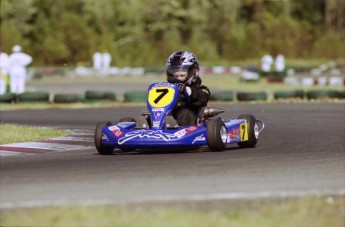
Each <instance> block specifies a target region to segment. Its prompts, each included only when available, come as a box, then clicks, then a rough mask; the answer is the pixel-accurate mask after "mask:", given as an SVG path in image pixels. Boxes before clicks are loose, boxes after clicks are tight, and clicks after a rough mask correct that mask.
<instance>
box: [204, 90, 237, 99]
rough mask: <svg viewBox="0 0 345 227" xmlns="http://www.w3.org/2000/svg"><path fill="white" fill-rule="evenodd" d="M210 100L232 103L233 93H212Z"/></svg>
mask: <svg viewBox="0 0 345 227" xmlns="http://www.w3.org/2000/svg"><path fill="white" fill-rule="evenodd" d="M210 100H214V101H233V100H234V92H232V91H218V92H212V93H211V96H210Z"/></svg>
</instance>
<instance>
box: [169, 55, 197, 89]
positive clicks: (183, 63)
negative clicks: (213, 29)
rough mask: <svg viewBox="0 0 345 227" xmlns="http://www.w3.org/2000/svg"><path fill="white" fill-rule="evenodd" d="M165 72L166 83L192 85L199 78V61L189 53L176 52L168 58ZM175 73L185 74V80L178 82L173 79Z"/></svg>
mask: <svg viewBox="0 0 345 227" xmlns="http://www.w3.org/2000/svg"><path fill="white" fill-rule="evenodd" d="M165 70H166V74H167V81H168V82H170V83H183V84H185V85H192V84H193V83H195V81H196V80H197V79H198V77H199V60H198V58H197V57H196V56H195V55H194V54H193V53H191V52H188V51H177V52H174V53H172V54H171V55H170V56H169V57H168V59H167V62H166V65H165ZM177 72H186V73H187V76H186V78H185V79H184V80H183V81H181V80H178V79H177V78H176V77H175V73H177Z"/></svg>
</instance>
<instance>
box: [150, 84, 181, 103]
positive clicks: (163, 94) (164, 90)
mask: <svg viewBox="0 0 345 227" xmlns="http://www.w3.org/2000/svg"><path fill="white" fill-rule="evenodd" d="M174 94H175V90H174V89H173V88H171V87H154V88H152V89H151V90H150V91H149V96H148V100H149V103H150V105H151V106H152V107H158V108H162V107H165V106H167V105H169V104H170V103H171V102H172V101H173V100H174Z"/></svg>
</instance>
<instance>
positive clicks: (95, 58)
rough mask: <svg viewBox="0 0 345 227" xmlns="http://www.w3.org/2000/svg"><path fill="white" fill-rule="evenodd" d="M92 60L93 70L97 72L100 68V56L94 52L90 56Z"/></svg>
mask: <svg viewBox="0 0 345 227" xmlns="http://www.w3.org/2000/svg"><path fill="white" fill-rule="evenodd" d="M92 59H93V69H94V70H95V71H99V70H101V68H102V54H101V53H100V52H95V53H94V54H93V56H92Z"/></svg>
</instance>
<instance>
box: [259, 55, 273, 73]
mask: <svg viewBox="0 0 345 227" xmlns="http://www.w3.org/2000/svg"><path fill="white" fill-rule="evenodd" d="M272 64H273V58H272V56H271V55H269V54H265V55H264V56H263V57H262V58H261V70H262V71H264V72H269V71H271V66H272Z"/></svg>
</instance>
